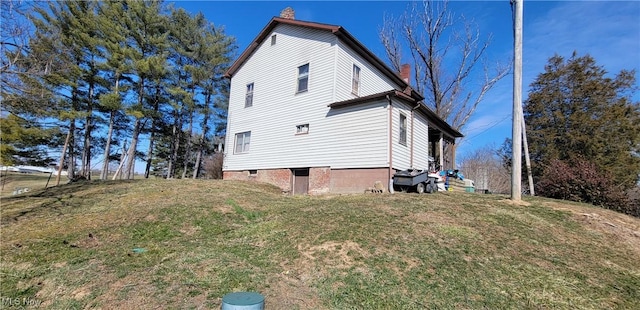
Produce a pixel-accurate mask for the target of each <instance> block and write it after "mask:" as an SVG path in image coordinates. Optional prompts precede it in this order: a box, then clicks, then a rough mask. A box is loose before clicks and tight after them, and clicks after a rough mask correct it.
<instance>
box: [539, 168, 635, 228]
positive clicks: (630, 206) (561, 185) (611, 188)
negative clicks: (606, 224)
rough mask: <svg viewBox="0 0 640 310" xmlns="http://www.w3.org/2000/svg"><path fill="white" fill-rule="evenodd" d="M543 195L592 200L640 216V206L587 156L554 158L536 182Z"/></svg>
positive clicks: (584, 200)
mask: <svg viewBox="0 0 640 310" xmlns="http://www.w3.org/2000/svg"><path fill="white" fill-rule="evenodd" d="M536 191H537V193H538V194H539V195H540V196H544V197H549V198H556V199H563V200H571V201H577V202H585V203H591V204H594V205H596V206H601V207H604V208H607V209H612V210H615V211H618V212H622V213H626V214H629V215H633V216H636V217H640V208H639V207H638V206H637V204H635V203H633V202H632V201H631V200H630V199H629V198H628V197H627V195H625V192H624V189H623V188H622V187H621V186H618V185H617V184H615V182H614V181H613V179H612V178H610V177H609V176H608V175H607V174H606V173H603V172H601V171H599V170H598V169H597V166H596V165H595V164H594V163H593V162H590V161H588V160H585V159H576V160H572V161H561V160H557V159H556V160H552V161H551V163H550V164H549V165H548V166H547V167H546V168H545V169H544V172H543V174H542V177H541V179H540V180H539V181H538V184H536Z"/></svg>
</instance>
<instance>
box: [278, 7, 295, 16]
mask: <svg viewBox="0 0 640 310" xmlns="http://www.w3.org/2000/svg"><path fill="white" fill-rule="evenodd" d="M295 14H296V11H294V10H293V9H292V8H291V7H290V6H288V7H286V8H285V9H284V10H282V12H280V17H281V18H286V19H296V18H295V17H296V16H295Z"/></svg>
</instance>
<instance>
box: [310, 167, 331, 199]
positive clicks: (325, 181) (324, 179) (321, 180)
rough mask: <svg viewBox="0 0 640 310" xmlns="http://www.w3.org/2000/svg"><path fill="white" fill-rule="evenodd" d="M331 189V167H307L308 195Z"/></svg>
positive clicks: (327, 191)
mask: <svg viewBox="0 0 640 310" xmlns="http://www.w3.org/2000/svg"><path fill="white" fill-rule="evenodd" d="M330 189H331V168H329V167H319V168H309V195H320V194H326V193H329V191H330Z"/></svg>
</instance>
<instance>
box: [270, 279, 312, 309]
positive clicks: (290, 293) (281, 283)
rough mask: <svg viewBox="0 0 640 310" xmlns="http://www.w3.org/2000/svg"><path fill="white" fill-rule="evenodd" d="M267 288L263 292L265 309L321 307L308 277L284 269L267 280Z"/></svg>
mask: <svg viewBox="0 0 640 310" xmlns="http://www.w3.org/2000/svg"><path fill="white" fill-rule="evenodd" d="M267 283H268V287H269V288H268V289H267V290H265V291H264V292H263V295H264V297H265V309H322V302H321V300H320V299H319V298H318V293H317V292H316V290H315V289H314V288H313V287H312V285H313V284H312V283H310V277H309V276H308V275H307V276H303V277H301V276H300V275H299V274H297V273H294V272H291V271H285V272H283V273H282V274H279V275H278V276H276V277H273V278H270V279H268V280H267Z"/></svg>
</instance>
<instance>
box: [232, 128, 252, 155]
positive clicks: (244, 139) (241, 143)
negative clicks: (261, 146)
mask: <svg viewBox="0 0 640 310" xmlns="http://www.w3.org/2000/svg"><path fill="white" fill-rule="evenodd" d="M250 143H251V131H246V132H241V133H237V134H236V148H235V152H234V153H235V154H240V153H247V152H249V144H250Z"/></svg>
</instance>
